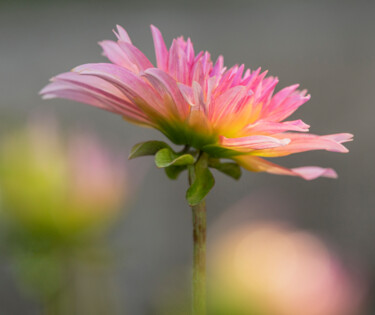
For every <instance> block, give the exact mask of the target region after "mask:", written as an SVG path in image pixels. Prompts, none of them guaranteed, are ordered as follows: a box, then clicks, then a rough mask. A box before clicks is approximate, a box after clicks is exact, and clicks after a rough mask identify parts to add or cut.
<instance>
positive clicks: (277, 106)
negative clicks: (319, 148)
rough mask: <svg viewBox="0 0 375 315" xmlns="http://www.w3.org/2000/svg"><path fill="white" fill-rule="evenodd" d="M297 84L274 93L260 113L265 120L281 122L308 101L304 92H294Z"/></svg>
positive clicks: (308, 96) (308, 97)
mask: <svg viewBox="0 0 375 315" xmlns="http://www.w3.org/2000/svg"><path fill="white" fill-rule="evenodd" d="M298 86H299V85H298V84H295V85H292V86H289V87H286V88H284V89H282V90H281V91H279V92H278V93H276V94H275V95H274V96H273V97H272V99H271V101H270V103H269V104H268V105H267V107H266V108H265V109H264V111H263V113H262V117H267V120H272V121H282V120H284V119H285V118H287V117H289V116H290V115H292V114H293V113H294V112H295V111H296V110H297V109H298V108H299V107H300V106H301V105H302V104H304V103H306V102H307V101H308V100H309V99H310V95H307V96H306V95H305V94H306V91H296V89H297V88H298Z"/></svg>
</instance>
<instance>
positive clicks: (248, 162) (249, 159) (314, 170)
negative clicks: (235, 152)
mask: <svg viewBox="0 0 375 315" xmlns="http://www.w3.org/2000/svg"><path fill="white" fill-rule="evenodd" d="M235 160H236V161H237V163H238V164H239V165H241V166H242V167H243V168H245V169H247V170H249V171H252V172H267V173H271V174H276V175H289V176H299V177H302V178H303V179H305V180H312V179H316V178H318V177H329V178H337V174H336V172H335V171H334V170H333V169H331V168H321V167H318V166H307V167H298V168H292V169H289V168H286V167H283V166H280V165H277V164H274V163H271V162H269V161H266V160H264V159H261V158H259V157H255V156H250V155H246V156H244V155H240V156H237V157H236V158H235Z"/></svg>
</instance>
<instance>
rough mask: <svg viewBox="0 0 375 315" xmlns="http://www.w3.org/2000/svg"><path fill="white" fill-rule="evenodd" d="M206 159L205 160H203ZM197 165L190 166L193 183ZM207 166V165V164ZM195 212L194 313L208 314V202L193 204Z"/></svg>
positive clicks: (202, 157)
mask: <svg viewBox="0 0 375 315" xmlns="http://www.w3.org/2000/svg"><path fill="white" fill-rule="evenodd" d="M202 159H204V160H205V161H204V160H202ZM199 160H200V161H199V162H200V163H199V164H200V167H202V162H204V163H203V165H205V164H207V156H206V154H204V153H203V154H202V155H201V156H200V158H199ZM196 167H197V165H194V166H192V167H189V183H190V184H191V183H193V181H194V180H195V176H196ZM206 167H207V166H206ZM191 208H192V212H193V241H194V257H193V279H192V280H193V283H192V291H193V294H192V297H193V315H206V312H207V311H206V202H205V201H204V200H203V201H201V202H200V203H199V204H197V205H195V206H192V207H191Z"/></svg>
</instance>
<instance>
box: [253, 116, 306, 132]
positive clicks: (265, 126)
mask: <svg viewBox="0 0 375 315" xmlns="http://www.w3.org/2000/svg"><path fill="white" fill-rule="evenodd" d="M309 128H310V126H309V125H307V124H305V123H304V122H303V121H302V120H300V119H298V120H293V121H284V122H281V123H279V122H273V121H263V120H259V121H257V122H256V123H254V124H251V125H249V126H247V127H246V131H247V132H251V133H267V134H273V133H279V132H283V131H299V132H307V131H309Z"/></svg>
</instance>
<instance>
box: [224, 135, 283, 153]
mask: <svg viewBox="0 0 375 315" xmlns="http://www.w3.org/2000/svg"><path fill="white" fill-rule="evenodd" d="M289 142H290V139H287V138H286V139H277V138H273V137H269V136H249V137H241V138H226V137H223V136H221V137H220V144H221V145H222V146H223V147H227V148H230V149H236V150H238V151H241V152H250V151H253V150H262V149H268V148H276V147H280V146H285V145H287V144H288V143H289Z"/></svg>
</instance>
